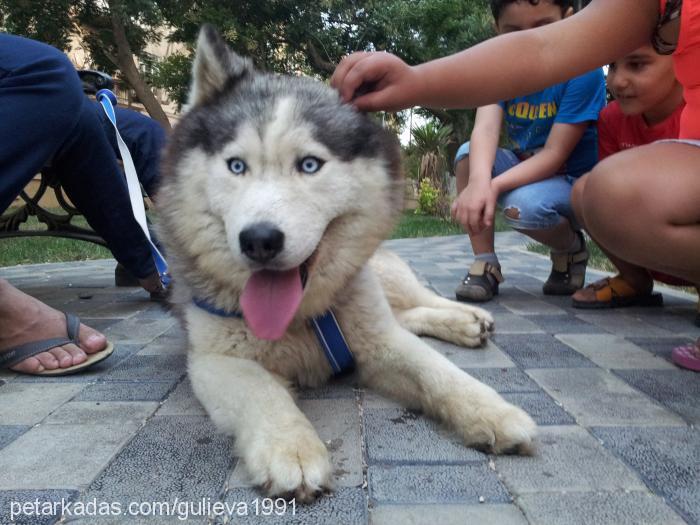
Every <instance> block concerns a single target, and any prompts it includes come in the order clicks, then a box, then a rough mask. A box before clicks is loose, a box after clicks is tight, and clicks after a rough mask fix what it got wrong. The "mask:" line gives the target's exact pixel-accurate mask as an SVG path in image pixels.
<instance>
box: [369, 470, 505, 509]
mask: <svg viewBox="0 0 700 525" xmlns="http://www.w3.org/2000/svg"><path fill="white" fill-rule="evenodd" d="M367 478H368V481H369V496H370V500H371V501H372V502H374V503H375V504H383V503H393V504H400V503H406V504H429V503H440V504H448V503H468V504H478V503H479V502H480V501H481V499H480V498H483V503H487V504H495V503H510V501H511V498H510V496H509V495H508V492H507V491H506V489H505V487H504V486H503V485H502V484H501V482H500V481H499V479H498V476H497V475H496V473H495V472H494V471H493V470H491V469H489V468H488V466H487V465H486V463H481V464H465V465H393V466H382V465H370V466H369V467H368V469H367Z"/></svg>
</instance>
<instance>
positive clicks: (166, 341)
mask: <svg viewBox="0 0 700 525" xmlns="http://www.w3.org/2000/svg"><path fill="white" fill-rule="evenodd" d="M186 351H187V334H186V333H185V331H184V330H183V329H182V327H181V326H180V325H179V323H178V324H176V325H175V326H173V327H171V328H170V329H169V330H167V331H166V332H165V333H163V334H162V335H159V336H158V337H156V338H155V339H154V340H153V341H151V342H150V343H148V344H147V345H145V346H144V347H143V348H142V349H141V351H140V352H139V355H173V354H184V353H185V352H186Z"/></svg>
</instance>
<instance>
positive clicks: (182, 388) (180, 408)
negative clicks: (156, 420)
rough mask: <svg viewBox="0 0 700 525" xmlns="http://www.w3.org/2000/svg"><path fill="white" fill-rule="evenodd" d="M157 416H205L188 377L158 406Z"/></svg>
mask: <svg viewBox="0 0 700 525" xmlns="http://www.w3.org/2000/svg"><path fill="white" fill-rule="evenodd" d="M156 415H158V416H206V415H207V413H206V411H205V410H204V407H203V406H202V404H201V403H200V402H199V401H198V400H197V398H196V396H195V395H194V392H192V385H191V384H190V381H189V379H188V378H185V379H183V380H182V382H181V383H180V384H178V385H177V387H176V388H175V390H174V391H173V392H172V393H171V394H170V395H169V396H168V399H166V400H165V403H163V405H162V406H161V407H160V409H159V410H158V413H157V414H156Z"/></svg>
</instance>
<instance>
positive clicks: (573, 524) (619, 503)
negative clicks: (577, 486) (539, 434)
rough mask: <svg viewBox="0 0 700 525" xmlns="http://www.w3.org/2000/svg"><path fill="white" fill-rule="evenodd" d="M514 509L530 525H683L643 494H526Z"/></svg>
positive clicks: (661, 504) (653, 498)
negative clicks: (528, 521)
mask: <svg viewBox="0 0 700 525" xmlns="http://www.w3.org/2000/svg"><path fill="white" fill-rule="evenodd" d="M518 505H519V506H520V508H521V509H523V511H524V512H525V516H527V518H528V520H530V523H538V524H543V525H544V524H546V525H659V524H661V523H663V524H664V525H683V524H684V523H685V521H683V520H682V519H681V518H680V516H679V515H678V514H676V513H675V512H674V511H673V510H672V509H671V508H670V507H669V506H668V505H666V504H665V503H664V501H663V499H661V498H659V497H658V496H654V495H651V494H648V493H643V492H578V493H568V494H551V493H547V494H527V495H524V496H521V497H520V498H518Z"/></svg>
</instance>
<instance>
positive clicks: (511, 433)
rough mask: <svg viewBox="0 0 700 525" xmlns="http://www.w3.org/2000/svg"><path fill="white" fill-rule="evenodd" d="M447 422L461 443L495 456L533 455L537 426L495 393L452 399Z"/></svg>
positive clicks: (526, 415) (527, 416) (522, 412)
mask: <svg viewBox="0 0 700 525" xmlns="http://www.w3.org/2000/svg"><path fill="white" fill-rule="evenodd" d="M452 401H453V402H452V403H450V405H451V406H449V407H445V408H449V413H450V415H449V416H448V418H449V419H450V422H451V423H452V425H453V426H454V428H456V429H457V431H458V432H459V433H460V434H461V436H462V440H463V441H464V444H465V445H467V446H469V447H473V448H476V449H478V450H483V451H484V452H489V453H494V454H525V455H529V454H532V453H533V452H534V440H535V436H536V434H537V425H536V424H535V422H534V421H533V420H532V418H531V417H530V416H529V415H528V414H527V413H526V412H525V411H524V410H522V409H520V408H518V407H516V406H515V405H511V404H510V403H508V402H506V401H504V400H503V398H501V396H499V395H498V394H497V393H496V392H492V393H489V394H486V395H483V394H482V395H478V394H477V395H473V396H461V397H460V398H459V399H457V398H453V400H452Z"/></svg>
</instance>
